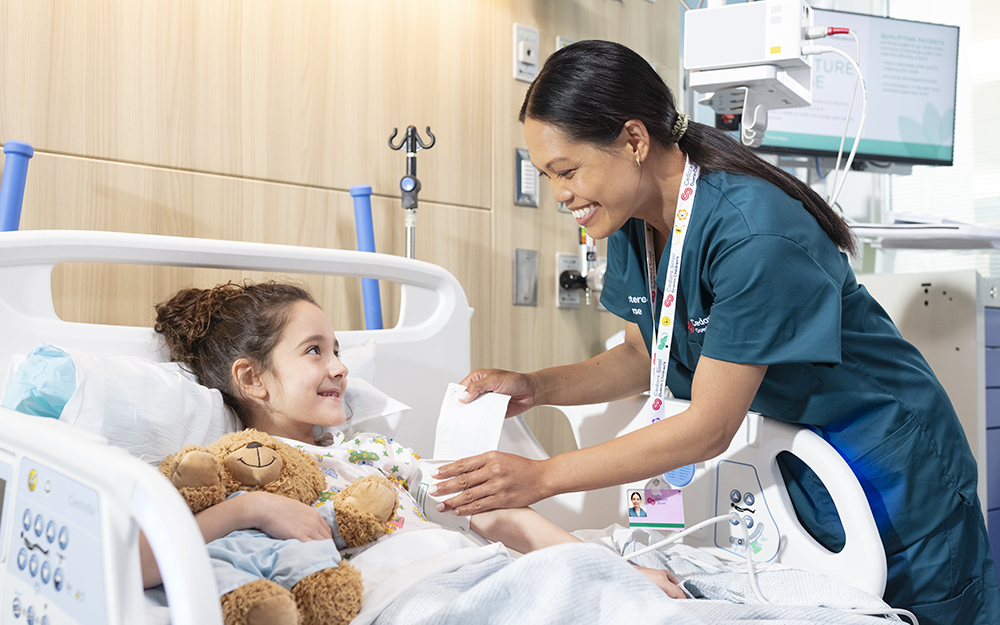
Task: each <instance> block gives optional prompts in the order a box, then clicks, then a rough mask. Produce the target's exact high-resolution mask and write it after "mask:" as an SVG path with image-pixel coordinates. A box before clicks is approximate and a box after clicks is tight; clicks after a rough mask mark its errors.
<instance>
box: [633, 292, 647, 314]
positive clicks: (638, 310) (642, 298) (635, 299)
mask: <svg viewBox="0 0 1000 625" xmlns="http://www.w3.org/2000/svg"><path fill="white" fill-rule="evenodd" d="M648 301H649V298H648V297H645V296H639V297H636V296H635V295H629V296H628V303H629V304H645V303H647V302H648ZM632 314H633V315H635V316H636V317H641V316H642V308H636V307H635V306H633V307H632Z"/></svg>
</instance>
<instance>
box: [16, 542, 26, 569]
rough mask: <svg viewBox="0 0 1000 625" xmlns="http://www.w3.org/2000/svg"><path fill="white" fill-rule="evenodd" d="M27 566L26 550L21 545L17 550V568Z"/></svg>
mask: <svg viewBox="0 0 1000 625" xmlns="http://www.w3.org/2000/svg"><path fill="white" fill-rule="evenodd" d="M26 566H28V552H27V551H26V550H25V549H24V547H21V550H20V551H18V552H17V568H19V569H21V570H22V571H23V570H24V567H26Z"/></svg>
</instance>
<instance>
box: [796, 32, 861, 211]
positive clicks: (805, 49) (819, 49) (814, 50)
mask: <svg viewBox="0 0 1000 625" xmlns="http://www.w3.org/2000/svg"><path fill="white" fill-rule="evenodd" d="M826 52H832V53H834V54H839V55H840V56H842V57H844V58H845V59H847V61H848V62H849V63H850V64H851V65H852V66H854V71H855V72H857V79H858V80H860V81H861V94H862V100H861V102H862V106H861V121H860V123H859V124H858V132H857V133H856V134H855V136H854V145H853V146H851V154H850V156H849V157H848V158H847V163H846V164H845V165H844V176H843V177H842V178H840V179H839V180H838V181H837V183H838V184H837V186H836V188H835V189H834V190H833V194H832V195H831V196H830V197H829V198H828V200H827V204H829V205H830V206H833V205H834V204H835V203H836V201H837V198H838V197H839V196H840V191H841V189H843V188H844V181H846V180H847V172H848V171H849V170H850V169H851V164H852V163H853V162H854V155H855V154H856V153H857V151H858V144H859V143H860V142H861V132H862V131H863V130H864V127H865V118H866V117H867V116H868V86H867V84H866V83H865V75H864V74H863V73H862V72H861V68H860V67H859V66H858V63H857V61H855V60H854V59H852V58H851V56H850V55H849V54H847V53H846V52H844V51H843V50H838V49H837V48H832V47H830V46H802V54H823V53H826Z"/></svg>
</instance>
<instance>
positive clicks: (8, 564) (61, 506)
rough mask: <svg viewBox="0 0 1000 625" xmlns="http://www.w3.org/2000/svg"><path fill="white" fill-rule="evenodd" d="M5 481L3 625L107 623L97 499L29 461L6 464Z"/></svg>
mask: <svg viewBox="0 0 1000 625" xmlns="http://www.w3.org/2000/svg"><path fill="white" fill-rule="evenodd" d="M5 456H6V455H5ZM0 481H2V482H3V484H4V486H3V487H2V489H0V491H2V501H3V508H2V509H0V536H2V537H3V549H2V553H3V560H2V565H3V568H2V571H3V575H2V580H0V591H2V602H3V603H2V605H0V624H3V625H8V624H17V625H21V624H23V625H69V624H81V625H89V624H91V623H93V624H95V625H96V624H98V623H105V622H107V616H106V609H105V605H104V592H103V590H104V568H103V564H102V553H101V505H100V497H99V495H98V493H97V492H96V491H95V490H94V489H92V488H89V487H88V486H86V485H84V484H82V483H80V482H79V481H77V480H76V479H74V478H73V477H70V476H69V475H66V474H64V473H61V472H59V471H57V470H55V469H53V468H51V467H49V466H47V465H45V464H43V463H41V462H38V461H35V460H33V459H31V458H29V457H21V458H18V459H11V461H5V460H3V459H0Z"/></svg>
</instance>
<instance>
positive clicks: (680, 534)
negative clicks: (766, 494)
mask: <svg viewBox="0 0 1000 625" xmlns="http://www.w3.org/2000/svg"><path fill="white" fill-rule="evenodd" d="M728 520H729V515H728V514H720V515H719V516H716V517H712V518H711V519H708V520H707V521H702V522H701V523H698V524H697V525H692V526H691V527H689V528H687V529H686V530H683V531H681V532H677V533H676V534H674V535H673V536H671V537H669V538H667V539H665V540H661V541H660V542H658V543H653V544H652V545H649V546H648V547H643V548H642V549H640V550H638V551H633V552H632V553H630V554H628V555H625V556H623V557H624V558H625V559H626V560H631V559H632V558H638V557H639V556H641V555H645V554H647V553H649V552H650V551H656V550H657V549H659V548H660V547H666V546H667V545H669V544H670V543H674V542H677V541H678V540H680V539H682V538H684V537H685V536H687V535H688V534H692V533H694V532H697V531H698V530H700V529H701V528H703V527H705V526H708V525H714V524H716V523H718V522H720V521H728Z"/></svg>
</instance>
